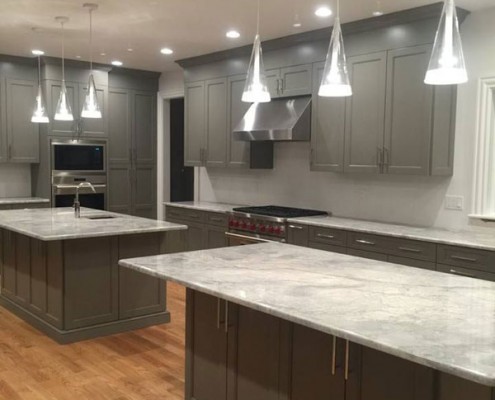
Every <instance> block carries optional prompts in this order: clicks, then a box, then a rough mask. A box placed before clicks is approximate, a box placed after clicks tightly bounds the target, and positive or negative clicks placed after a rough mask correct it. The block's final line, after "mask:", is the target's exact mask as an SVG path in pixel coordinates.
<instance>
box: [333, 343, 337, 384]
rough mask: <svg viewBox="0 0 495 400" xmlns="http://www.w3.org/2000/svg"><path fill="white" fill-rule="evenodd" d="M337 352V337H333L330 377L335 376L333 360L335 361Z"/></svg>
mask: <svg viewBox="0 0 495 400" xmlns="http://www.w3.org/2000/svg"><path fill="white" fill-rule="evenodd" d="M336 352H337V337H336V336H334V337H333V343H332V375H335V368H336V367H335V360H336V358H337V357H336V354H335V353H336Z"/></svg>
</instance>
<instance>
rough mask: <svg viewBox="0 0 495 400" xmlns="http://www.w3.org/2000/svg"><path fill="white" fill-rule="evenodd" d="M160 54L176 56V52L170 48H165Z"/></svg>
mask: <svg viewBox="0 0 495 400" xmlns="http://www.w3.org/2000/svg"><path fill="white" fill-rule="evenodd" d="M160 53H162V54H165V55H167V56H169V55H170V54H174V51H173V50H172V49H169V48H168V47H164V48H163V49H161V50H160Z"/></svg>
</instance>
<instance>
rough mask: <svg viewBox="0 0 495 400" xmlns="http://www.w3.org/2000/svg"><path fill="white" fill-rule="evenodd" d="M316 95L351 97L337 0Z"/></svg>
mask: <svg viewBox="0 0 495 400" xmlns="http://www.w3.org/2000/svg"><path fill="white" fill-rule="evenodd" d="M318 95H319V96H322V97H346V96H351V95H352V88H351V85H350V83H349V74H348V73H347V62H346V59H345V52H344V38H343V37H342V29H341V27H340V4H339V0H337V14H336V16H335V21H334V25H333V30H332V37H331V39H330V46H329V48H328V53H327V59H326V61H325V68H324V70H323V78H322V80H321V84H320V90H319V91H318Z"/></svg>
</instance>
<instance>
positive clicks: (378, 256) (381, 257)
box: [347, 249, 388, 261]
mask: <svg viewBox="0 0 495 400" xmlns="http://www.w3.org/2000/svg"><path fill="white" fill-rule="evenodd" d="M347 254H349V255H350V256H355V257H361V258H369V259H370V260H376V261H387V260H388V256H387V255H386V254H382V253H375V252H373V251H366V250H356V249H347Z"/></svg>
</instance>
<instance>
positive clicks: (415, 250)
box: [399, 247, 422, 253]
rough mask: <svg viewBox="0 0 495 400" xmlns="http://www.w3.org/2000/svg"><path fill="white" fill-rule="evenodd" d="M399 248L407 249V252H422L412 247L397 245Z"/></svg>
mask: <svg viewBox="0 0 495 400" xmlns="http://www.w3.org/2000/svg"><path fill="white" fill-rule="evenodd" d="M399 250H402V251H408V252H409V253H422V250H419V249H413V248H412V247H399Z"/></svg>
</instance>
